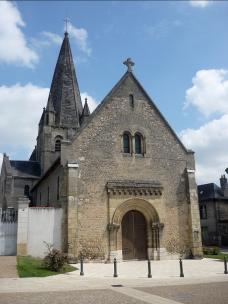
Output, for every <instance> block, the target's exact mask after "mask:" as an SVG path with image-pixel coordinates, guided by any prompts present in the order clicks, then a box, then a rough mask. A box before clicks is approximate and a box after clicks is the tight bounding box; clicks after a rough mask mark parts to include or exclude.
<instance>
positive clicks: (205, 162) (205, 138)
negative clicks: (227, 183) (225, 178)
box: [180, 114, 228, 183]
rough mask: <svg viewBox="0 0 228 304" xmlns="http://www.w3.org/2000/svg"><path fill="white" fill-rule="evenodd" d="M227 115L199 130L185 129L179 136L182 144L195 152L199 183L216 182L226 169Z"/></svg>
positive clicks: (227, 161) (227, 146) (227, 157)
mask: <svg viewBox="0 0 228 304" xmlns="http://www.w3.org/2000/svg"><path fill="white" fill-rule="evenodd" d="M227 131H228V114H225V115H223V116H222V117H221V118H219V119H214V120H212V121H210V122H208V123H206V124H204V125H203V126H201V127H200V128H199V129H186V130H183V131H182V132H181V134H180V137H181V139H182V141H183V143H184V144H185V145H186V146H187V147H189V148H191V149H193V151H195V152H196V164H197V166H196V168H197V170H196V176H197V181H198V182H199V183H209V182H218V178H219V175H221V174H222V173H224V170H225V168H227V167H228V153H227V152H228V132H227Z"/></svg>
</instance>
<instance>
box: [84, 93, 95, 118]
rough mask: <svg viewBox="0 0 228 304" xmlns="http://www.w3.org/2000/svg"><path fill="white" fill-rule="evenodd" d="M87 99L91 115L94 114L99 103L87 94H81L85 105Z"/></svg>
mask: <svg viewBox="0 0 228 304" xmlns="http://www.w3.org/2000/svg"><path fill="white" fill-rule="evenodd" d="M85 98H87V101H88V106H89V109H90V113H92V112H93V111H94V110H95V109H96V107H97V105H98V102H97V101H96V100H95V99H94V98H93V97H92V96H91V95H89V94H88V93H87V92H83V93H81V99H82V103H83V105H84V103H85Z"/></svg>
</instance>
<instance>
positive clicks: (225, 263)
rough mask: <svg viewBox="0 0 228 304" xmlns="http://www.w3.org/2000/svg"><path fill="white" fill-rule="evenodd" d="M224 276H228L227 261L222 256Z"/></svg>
mask: <svg viewBox="0 0 228 304" xmlns="http://www.w3.org/2000/svg"><path fill="white" fill-rule="evenodd" d="M224 274H228V272H227V260H226V257H225V256H224Z"/></svg>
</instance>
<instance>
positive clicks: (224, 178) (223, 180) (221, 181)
mask: <svg viewBox="0 0 228 304" xmlns="http://www.w3.org/2000/svg"><path fill="white" fill-rule="evenodd" d="M220 186H221V189H222V191H223V193H224V191H225V188H226V186H227V178H226V177H225V174H224V175H222V176H221V178H220Z"/></svg>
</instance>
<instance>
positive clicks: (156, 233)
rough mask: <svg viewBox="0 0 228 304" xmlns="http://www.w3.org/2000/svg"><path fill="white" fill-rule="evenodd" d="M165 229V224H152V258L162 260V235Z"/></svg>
mask: <svg viewBox="0 0 228 304" xmlns="http://www.w3.org/2000/svg"><path fill="white" fill-rule="evenodd" d="M163 227H164V224H163V223H152V227H151V228H152V253H151V258H153V259H154V260H160V234H161V231H162V229H163Z"/></svg>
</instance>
